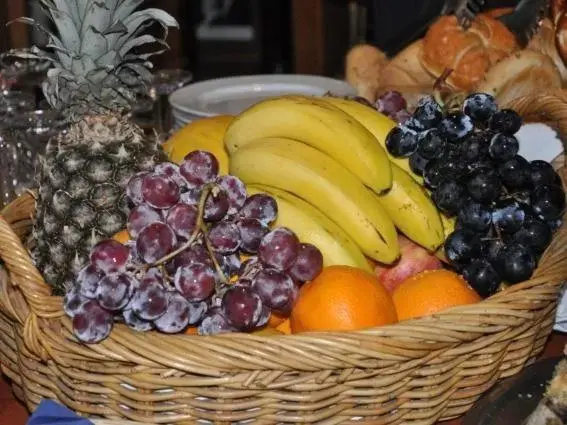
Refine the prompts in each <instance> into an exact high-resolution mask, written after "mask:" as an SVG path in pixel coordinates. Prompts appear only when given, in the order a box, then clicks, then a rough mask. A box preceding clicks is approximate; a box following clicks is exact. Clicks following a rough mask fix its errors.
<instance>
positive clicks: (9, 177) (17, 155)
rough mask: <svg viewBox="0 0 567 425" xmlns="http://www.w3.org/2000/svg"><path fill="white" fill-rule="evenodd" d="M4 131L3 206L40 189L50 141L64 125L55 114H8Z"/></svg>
mask: <svg viewBox="0 0 567 425" xmlns="http://www.w3.org/2000/svg"><path fill="white" fill-rule="evenodd" d="M6 117H8V122H6V120H4V123H3V125H2V126H1V127H0V205H2V206H3V205H6V204H7V203H9V202H10V201H12V200H13V199H15V198H16V197H18V196H20V195H21V194H22V193H23V192H25V191H26V190H27V189H33V188H34V187H35V185H36V181H35V178H36V173H37V170H38V167H39V164H40V160H41V158H42V156H43V154H44V153H45V147H46V145H47V141H48V140H49V139H50V138H51V137H52V136H53V135H55V134H56V133H57V132H58V131H59V130H60V129H61V128H62V125H63V124H62V123H63V121H62V120H61V118H60V116H59V114H58V113H57V112H56V111H54V110H35V111H27V112H19V113H17V114H10V113H6Z"/></svg>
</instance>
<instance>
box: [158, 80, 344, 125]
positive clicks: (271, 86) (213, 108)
mask: <svg viewBox="0 0 567 425" xmlns="http://www.w3.org/2000/svg"><path fill="white" fill-rule="evenodd" d="M326 92H332V93H333V94H336V95H339V96H352V95H354V94H355V90H354V89H353V88H352V86H350V85H349V84H348V83H346V82H345V81H341V80H335V79H333V78H326V77H318V76H314V75H251V76H243V77H228V78H219V79H215V80H208V81H203V82H200V83H195V84H190V85H188V86H185V87H183V88H181V89H179V90H177V91H175V92H174V93H173V94H172V95H171V96H170V97H169V102H170V103H171V106H172V109H173V110H175V111H177V113H178V116H179V117H180V118H182V117H183V118H184V117H187V118H189V119H190V118H191V117H192V116H198V117H210V116H214V115H221V114H231V115H236V114H239V113H240V112H242V111H243V110H244V109H246V108H248V107H250V106H252V105H253V104H255V103H257V102H259V101H261V100H263V99H266V98H268V97H273V96H280V95H283V94H306V95H314V96H318V95H322V94H324V93H326Z"/></svg>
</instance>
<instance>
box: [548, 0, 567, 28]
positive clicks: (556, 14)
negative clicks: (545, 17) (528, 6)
mask: <svg viewBox="0 0 567 425" xmlns="http://www.w3.org/2000/svg"><path fill="white" fill-rule="evenodd" d="M565 6H567V1H566V0H551V2H550V4H549V16H551V22H552V23H553V25H554V26H555V27H557V24H558V23H559V20H560V19H561V17H562V16H563V15H565Z"/></svg>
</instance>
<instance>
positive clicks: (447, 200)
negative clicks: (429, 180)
mask: <svg viewBox="0 0 567 425" xmlns="http://www.w3.org/2000/svg"><path fill="white" fill-rule="evenodd" d="M431 198H432V199H433V201H434V202H435V205H437V207H438V208H439V209H440V210H441V211H442V212H444V213H446V214H448V215H450V216H452V215H455V214H457V213H458V212H459V210H461V208H462V207H463V205H464V203H465V202H466V192H465V188H464V187H463V186H461V185H460V184H459V183H458V182H457V181H455V180H444V181H442V182H441V183H439V185H438V186H437V187H436V188H435V190H434V191H433V193H432V196H431Z"/></svg>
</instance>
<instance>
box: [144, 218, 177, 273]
mask: <svg viewBox="0 0 567 425" xmlns="http://www.w3.org/2000/svg"><path fill="white" fill-rule="evenodd" d="M176 244H177V238H176V237H175V233H174V232H173V230H172V229H171V227H169V226H168V225H167V224H163V223H153V224H150V225H149V226H146V227H144V229H143V230H142V231H141V232H140V234H139V235H138V239H136V250H137V251H138V254H139V255H140V257H141V258H142V260H144V262H146V263H147V264H152V263H155V262H156V261H158V260H159V259H161V258H163V257H165V256H166V255H167V254H169V253H170V252H172V251H173V249H174V248H175V245H176Z"/></svg>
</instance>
